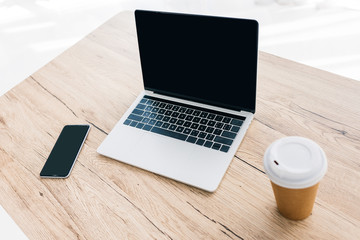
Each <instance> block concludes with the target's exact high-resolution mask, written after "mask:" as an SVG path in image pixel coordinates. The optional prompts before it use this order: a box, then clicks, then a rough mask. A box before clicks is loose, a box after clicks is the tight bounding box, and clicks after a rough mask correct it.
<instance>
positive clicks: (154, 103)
mask: <svg viewBox="0 0 360 240" xmlns="http://www.w3.org/2000/svg"><path fill="white" fill-rule="evenodd" d="M159 104H160V102H158V101H154V102H153V103H152V104H151V105H152V106H154V107H157V106H159Z"/></svg>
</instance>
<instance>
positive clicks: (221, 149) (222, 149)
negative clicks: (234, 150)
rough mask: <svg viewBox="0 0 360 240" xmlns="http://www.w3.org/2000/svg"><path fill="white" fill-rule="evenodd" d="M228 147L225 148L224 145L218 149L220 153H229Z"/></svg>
mask: <svg viewBox="0 0 360 240" xmlns="http://www.w3.org/2000/svg"><path fill="white" fill-rule="evenodd" d="M229 148H230V147H229V146H226V145H222V147H221V148H220V151H222V152H228V151H229Z"/></svg>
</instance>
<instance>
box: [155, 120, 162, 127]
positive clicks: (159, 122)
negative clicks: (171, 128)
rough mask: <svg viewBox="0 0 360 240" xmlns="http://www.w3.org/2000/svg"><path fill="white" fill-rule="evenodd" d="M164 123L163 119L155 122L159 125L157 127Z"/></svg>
mask: <svg viewBox="0 0 360 240" xmlns="http://www.w3.org/2000/svg"><path fill="white" fill-rule="evenodd" d="M162 124H163V122H162V121H157V122H156V123H155V126H157V127H161V125H162Z"/></svg>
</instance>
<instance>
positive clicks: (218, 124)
mask: <svg viewBox="0 0 360 240" xmlns="http://www.w3.org/2000/svg"><path fill="white" fill-rule="evenodd" d="M223 126H224V124H223V123H221V122H218V123H216V124H215V127H216V128H220V129H221V128H222V127H223Z"/></svg>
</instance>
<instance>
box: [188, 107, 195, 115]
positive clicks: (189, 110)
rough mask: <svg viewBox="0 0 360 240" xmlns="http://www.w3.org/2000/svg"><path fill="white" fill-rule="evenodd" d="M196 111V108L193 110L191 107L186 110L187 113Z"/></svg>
mask: <svg viewBox="0 0 360 240" xmlns="http://www.w3.org/2000/svg"><path fill="white" fill-rule="evenodd" d="M193 112H194V110H192V109H190V108H188V109H187V110H186V113H187V114H192V113H193Z"/></svg>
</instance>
